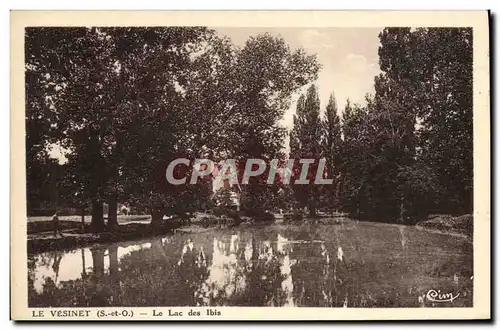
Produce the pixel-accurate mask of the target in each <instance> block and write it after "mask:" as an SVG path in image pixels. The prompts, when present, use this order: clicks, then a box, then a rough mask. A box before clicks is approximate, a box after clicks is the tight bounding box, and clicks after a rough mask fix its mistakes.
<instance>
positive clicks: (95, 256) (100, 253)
mask: <svg viewBox="0 0 500 330" xmlns="http://www.w3.org/2000/svg"><path fill="white" fill-rule="evenodd" d="M90 252H91V253H92V265H93V269H92V271H93V273H94V275H96V276H97V277H101V276H103V275H104V252H105V250H103V249H99V248H95V249H91V250H90Z"/></svg>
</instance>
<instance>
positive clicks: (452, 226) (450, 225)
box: [417, 214, 474, 238]
mask: <svg viewBox="0 0 500 330" xmlns="http://www.w3.org/2000/svg"><path fill="white" fill-rule="evenodd" d="M417 226H418V227H421V228H424V229H430V230H435V231H441V232H445V233H451V234H459V235H464V236H467V237H469V238H472V235H473V230H474V219H473V216H472V215H471V214H464V215H461V216H458V217H453V216H451V215H447V214H436V215H431V216H429V219H428V220H426V221H422V222H419V223H418V224H417Z"/></svg>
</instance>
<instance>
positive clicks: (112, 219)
mask: <svg viewBox="0 0 500 330" xmlns="http://www.w3.org/2000/svg"><path fill="white" fill-rule="evenodd" d="M117 228H118V197H117V196H116V195H115V194H113V195H111V196H109V197H108V229H109V230H110V231H114V230H116V229H117Z"/></svg>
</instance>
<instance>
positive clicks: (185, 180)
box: [166, 158, 333, 185]
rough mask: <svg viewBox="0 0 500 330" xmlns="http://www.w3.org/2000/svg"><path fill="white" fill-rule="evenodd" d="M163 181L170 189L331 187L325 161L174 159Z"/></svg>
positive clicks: (311, 159) (306, 159)
mask: <svg viewBox="0 0 500 330" xmlns="http://www.w3.org/2000/svg"><path fill="white" fill-rule="evenodd" d="M166 179H167V181H168V182H169V183H170V184H172V185H183V184H197V183H198V182H200V181H204V180H207V179H215V180H229V182H230V183H232V184H240V185H246V184H269V185H272V184H274V183H275V181H276V180H278V181H279V182H280V183H281V184H299V185H308V184H321V185H323V184H332V183H333V179H327V171H326V160H325V158H320V159H314V158H301V159H289V160H287V161H284V160H280V159H271V160H267V161H266V160H263V159H258V158H249V159H246V160H237V159H225V160H222V161H219V162H215V161H212V160H210V159H206V158H198V159H194V160H189V159H188V158H176V159H174V160H173V161H171V162H170V163H169V164H168V166H167V169H166Z"/></svg>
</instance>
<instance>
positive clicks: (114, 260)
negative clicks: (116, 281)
mask: <svg viewBox="0 0 500 330" xmlns="http://www.w3.org/2000/svg"><path fill="white" fill-rule="evenodd" d="M108 252H109V274H110V275H112V276H116V275H117V274H118V247H117V246H116V245H112V246H110V247H109V248H108Z"/></svg>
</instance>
